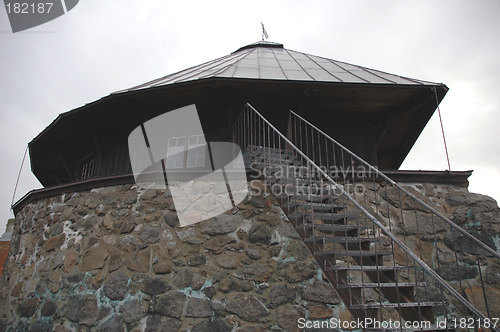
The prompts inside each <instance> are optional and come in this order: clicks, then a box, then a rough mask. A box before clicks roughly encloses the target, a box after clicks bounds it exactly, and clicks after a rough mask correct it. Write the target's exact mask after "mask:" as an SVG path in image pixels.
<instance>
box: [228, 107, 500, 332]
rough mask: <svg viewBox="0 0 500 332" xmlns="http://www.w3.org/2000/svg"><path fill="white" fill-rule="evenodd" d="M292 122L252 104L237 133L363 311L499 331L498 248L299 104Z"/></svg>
mask: <svg viewBox="0 0 500 332" xmlns="http://www.w3.org/2000/svg"><path fill="white" fill-rule="evenodd" d="M288 129H289V130H288V131H289V132H288V133H287V136H285V135H284V134H282V133H281V132H279V131H278V130H277V129H276V128H275V127H274V126H273V125H272V124H271V123H270V122H268V121H267V120H266V119H265V118H264V117H263V116H262V115H261V114H260V113H259V112H258V111H257V110H255V109H254V108H253V107H252V106H251V105H249V104H247V105H246V106H245V108H244V110H243V112H242V113H241V115H240V117H239V118H238V119H237V121H236V123H235V125H234V127H233V138H234V141H235V143H237V144H239V145H240V147H241V148H242V149H243V150H244V151H246V155H247V158H248V161H249V162H251V163H252V166H251V168H252V169H253V170H254V173H257V177H258V178H260V179H264V180H265V181H266V182H267V183H268V185H269V190H270V191H271V192H272V193H273V194H274V196H275V197H276V198H278V199H279V200H280V203H281V206H282V207H283V209H284V210H285V212H286V213H287V215H288V217H289V219H290V221H292V222H293V223H294V226H295V228H296V229H297V231H298V233H299V235H301V237H302V238H303V239H304V241H305V243H306V245H307V247H308V248H309V250H310V251H311V253H312V254H313V257H314V258H315V259H316V260H317V261H318V263H319V264H320V266H321V267H322V269H323V271H324V272H325V275H326V276H327V278H328V279H329V281H330V282H331V283H332V284H333V285H334V287H335V288H336V290H337V292H338V293H339V295H340V296H341V298H342V299H343V301H344V303H345V304H346V306H347V307H348V308H349V309H350V310H351V313H353V315H354V316H355V317H360V318H366V317H369V318H370V317H371V318H375V319H377V320H379V321H384V320H387V319H390V320H394V321H395V322H399V326H400V327H401V326H404V325H403V324H405V323H406V322H412V321H413V322H415V321H426V320H427V321H432V324H434V325H433V327H434V328H435V327H436V324H438V323H439V322H445V319H446V320H447V321H446V323H445V324H447V326H450V325H453V323H455V322H456V323H457V326H458V327H464V326H461V325H458V323H464V322H465V323H467V324H466V326H465V328H464V329H463V330H472V329H478V328H485V329H490V330H496V331H498V329H496V328H493V324H494V323H496V321H495V318H496V317H499V313H496V312H494V310H493V308H492V306H491V304H492V303H495V301H497V299H495V298H490V296H491V294H488V291H487V289H488V288H487V287H485V284H486V279H485V278H486V275H488V274H489V273H490V271H489V270H488V269H489V264H490V263H491V264H492V266H495V265H494V264H493V263H494V262H495V263H496V262H497V261H498V259H499V258H500V256H499V255H498V253H497V252H496V251H494V250H492V249H491V248H490V247H488V246H487V245H485V244H484V243H482V242H481V241H479V240H478V239H477V238H475V237H474V236H472V235H471V234H469V233H468V232H466V231H465V230H464V229H462V228H461V227H459V226H458V225H456V224H455V223H453V222H452V221H451V220H449V219H448V218H446V217H445V216H444V215H443V214H442V213H440V212H439V211H437V210H435V209H434V208H432V207H431V206H430V205H429V204H428V203H426V202H424V201H423V200H422V199H420V198H418V197H417V196H416V195H415V194H413V193H411V192H410V191H409V190H407V189H405V188H403V187H402V186H401V185H399V184H397V183H395V182H394V181H392V180H391V179H390V178H388V177H387V176H385V175H384V174H383V173H381V172H380V171H379V170H378V169H376V168H375V167H373V166H372V165H370V164H368V163H366V162H365V161H364V160H362V159H361V158H359V157H357V156H356V155H355V154H354V153H352V152H351V151H349V150H348V149H346V148H345V147H343V146H342V145H341V144H339V143H338V142H336V141H335V140H334V139H332V138H331V137H329V136H328V135H326V134H325V133H324V132H323V131H321V130H320V129H319V128H317V127H315V126H314V125H313V124H311V123H310V122H308V121H307V120H305V119H303V118H301V117H300V116H298V115H297V114H296V113H293V112H291V117H290V123H289V127H288ZM431 266H432V267H431ZM498 266H500V265H498ZM462 325H463V324H462ZM486 325H487V326H486ZM401 329H402V328H401ZM417 330H418V329H417Z"/></svg>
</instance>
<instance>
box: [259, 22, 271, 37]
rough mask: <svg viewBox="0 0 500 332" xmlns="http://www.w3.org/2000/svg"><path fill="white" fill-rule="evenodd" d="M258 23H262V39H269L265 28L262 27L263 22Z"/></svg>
mask: <svg viewBox="0 0 500 332" xmlns="http://www.w3.org/2000/svg"><path fill="white" fill-rule="evenodd" d="M260 25H262V41H264V37H265V38H266V39H269V35H268V34H267V31H266V28H264V23H262V22H260Z"/></svg>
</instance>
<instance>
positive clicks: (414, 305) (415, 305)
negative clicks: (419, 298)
mask: <svg viewBox="0 0 500 332" xmlns="http://www.w3.org/2000/svg"><path fill="white" fill-rule="evenodd" d="M441 305H443V303H442V302H430V301H426V302H399V303H392V302H383V303H367V304H353V305H351V306H350V307H349V308H350V309H354V310H364V309H378V308H380V307H382V308H399V307H401V308H418V307H419V306H420V307H436V306H441Z"/></svg>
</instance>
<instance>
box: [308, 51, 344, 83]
mask: <svg viewBox="0 0 500 332" xmlns="http://www.w3.org/2000/svg"><path fill="white" fill-rule="evenodd" d="M302 54H304V55H305V56H306V57H308V58H309V60H311V61H312V62H314V63H315V64H316V65H317V66H318V67H320V68H321V69H323V70H324V71H326V72H327V73H328V74H329V75H330V76H332V77H334V78H335V79H337V80H338V81H339V82H342V83H344V81H343V80H341V79H340V78H338V77H337V76H335V75H333V74H332V73H330V72H329V71H328V70H326V68H325V67H323V66H322V65H320V64H319V63H318V62H316V61H315V60H314V59H313V58H312V57H311V56H310V55H309V54H307V53H302Z"/></svg>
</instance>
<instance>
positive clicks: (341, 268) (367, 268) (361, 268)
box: [326, 264, 412, 272]
mask: <svg viewBox="0 0 500 332" xmlns="http://www.w3.org/2000/svg"><path fill="white" fill-rule="evenodd" d="M410 268H412V267H411V266H396V267H394V266H391V265H379V266H377V265H353V264H351V265H334V266H329V267H327V268H326V270H327V271H366V272H377V271H381V272H383V271H394V270H395V269H396V270H408V269H410Z"/></svg>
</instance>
